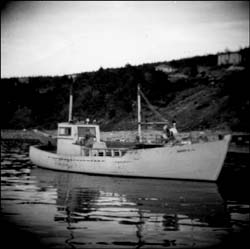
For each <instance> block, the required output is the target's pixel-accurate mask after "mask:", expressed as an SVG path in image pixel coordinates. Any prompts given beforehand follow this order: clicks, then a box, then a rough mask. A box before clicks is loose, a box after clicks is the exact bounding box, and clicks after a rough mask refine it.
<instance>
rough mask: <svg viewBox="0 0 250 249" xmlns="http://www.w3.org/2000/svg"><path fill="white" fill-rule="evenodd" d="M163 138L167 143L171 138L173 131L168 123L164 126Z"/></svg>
mask: <svg viewBox="0 0 250 249" xmlns="http://www.w3.org/2000/svg"><path fill="white" fill-rule="evenodd" d="M162 138H163V141H164V142H165V143H167V142H168V141H169V140H170V138H171V133H170V130H169V128H168V125H167V124H166V125H164V126H163V134H162Z"/></svg>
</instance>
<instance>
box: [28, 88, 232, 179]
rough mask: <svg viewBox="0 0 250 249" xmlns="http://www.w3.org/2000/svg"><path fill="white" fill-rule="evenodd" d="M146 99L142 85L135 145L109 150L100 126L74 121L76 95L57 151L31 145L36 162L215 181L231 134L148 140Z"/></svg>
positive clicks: (57, 167)
mask: <svg viewBox="0 0 250 249" xmlns="http://www.w3.org/2000/svg"><path fill="white" fill-rule="evenodd" d="M142 94H143V93H142V91H141V89H140V86H139V85H138V89H137V103H138V108H137V111H138V137H137V142H136V143H135V144H132V145H130V146H125V144H121V145H117V146H110V145H109V144H108V143H107V142H105V141H103V140H102V139H101V132H100V126H99V125H98V124H96V123H90V122H72V121H71V120H72V101H73V97H72V92H71V94H70V104H69V120H68V122H64V123H59V124H58V131H57V146H56V148H53V147H49V146H43V145H41V146H31V147H30V152H29V154H30V159H31V161H32V162H33V163H34V164H36V165H37V166H39V167H42V168H47V169H52V170H60V171H67V172H77V173H85V174H96V175H111V176H124V177H149V178H167V179H186V180H201V181H216V180H217V179H218V177H219V174H220V172H221V169H222V167H223V163H224V160H225V157H226V154H227V150H228V146H229V142H230V139H231V135H230V134H228V135H224V136H223V135H220V136H218V139H216V140H212V141H210V140H208V141H204V140H199V141H196V142H192V141H191V140H190V141H181V140H179V141H177V142H176V141H175V142H173V141H170V142H164V141H162V142H159V141H158V142H152V141H149V142H147V141H144V140H143V138H142V125H143V124H145V123H144V122H142V121H141V95H142ZM142 96H144V95H142ZM163 123H164V122H163Z"/></svg>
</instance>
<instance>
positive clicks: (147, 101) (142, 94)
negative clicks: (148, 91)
mask: <svg viewBox="0 0 250 249" xmlns="http://www.w3.org/2000/svg"><path fill="white" fill-rule="evenodd" d="M139 93H140V94H141V96H142V97H143V99H144V100H145V102H146V103H147V105H148V107H149V109H150V110H151V111H152V112H153V113H154V114H155V115H156V116H157V117H158V118H160V119H161V120H163V121H164V122H166V123H168V124H170V122H169V121H168V120H167V119H165V118H164V117H163V116H162V115H161V114H160V113H159V112H158V111H156V110H155V108H154V107H153V105H152V104H151V103H150V102H149V100H148V99H147V97H146V96H145V95H144V93H143V92H142V91H141V90H139Z"/></svg>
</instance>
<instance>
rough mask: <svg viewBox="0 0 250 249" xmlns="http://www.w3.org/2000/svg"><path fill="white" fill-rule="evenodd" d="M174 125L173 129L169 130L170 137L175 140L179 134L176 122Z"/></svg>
mask: <svg viewBox="0 0 250 249" xmlns="http://www.w3.org/2000/svg"><path fill="white" fill-rule="evenodd" d="M172 125H173V127H172V128H171V129H170V130H169V132H170V136H171V137H174V138H175V136H176V135H177V134H178V131H177V128H176V121H175V120H173V122H172Z"/></svg>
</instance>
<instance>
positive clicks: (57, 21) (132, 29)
mask: <svg viewBox="0 0 250 249" xmlns="http://www.w3.org/2000/svg"><path fill="white" fill-rule="evenodd" d="M248 46H249V1H159V2H158V1H145V2H144V1H129V2H126V1H121V2H120V1H111V2H109V1H96V2H95V1H72V2H71V1H65V2H64V1H17V2H7V4H5V5H3V6H2V8H1V78H6V77H24V76H40V75H65V74H74V73H80V72H87V71H95V70H98V69H99V68H100V67H103V68H116V67H123V66H125V65H126V64H131V65H139V64H143V63H151V62H160V61H169V60H172V59H179V58H187V57H191V56H196V55H205V54H215V53H217V52H222V51H225V49H229V50H232V51H235V50H238V49H240V48H244V47H248Z"/></svg>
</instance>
